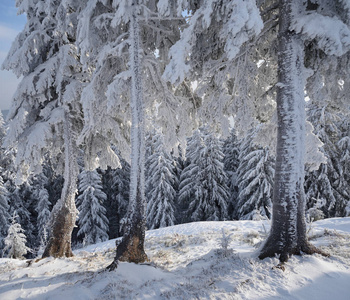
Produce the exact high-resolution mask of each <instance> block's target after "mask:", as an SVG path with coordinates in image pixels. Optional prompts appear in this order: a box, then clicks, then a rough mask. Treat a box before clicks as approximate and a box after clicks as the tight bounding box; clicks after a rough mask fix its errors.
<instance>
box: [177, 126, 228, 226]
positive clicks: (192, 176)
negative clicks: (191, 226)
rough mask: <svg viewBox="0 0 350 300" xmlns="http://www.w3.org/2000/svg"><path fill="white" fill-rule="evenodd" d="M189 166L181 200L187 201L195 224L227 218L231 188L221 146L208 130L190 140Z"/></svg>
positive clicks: (182, 183) (203, 128) (182, 180)
mask: <svg viewBox="0 0 350 300" xmlns="http://www.w3.org/2000/svg"><path fill="white" fill-rule="evenodd" d="M186 152H187V153H188V159H189V161H190V162H189V165H188V166H187V167H186V168H185V169H184V171H183V173H182V176H181V183H180V193H179V200H180V201H188V209H187V214H188V215H189V216H190V219H191V220H192V221H209V220H212V221H214V220H215V221H218V220H224V219H226V218H227V198H228V187H227V184H226V183H227V177H226V174H225V172H224V165H223V158H224V155H223V153H222V143H221V141H220V140H219V139H218V138H216V137H215V136H214V134H213V133H212V132H210V131H209V130H208V129H207V128H206V127H202V128H201V129H200V130H197V131H196V132H195V133H194V135H193V137H192V139H190V140H189V141H188V151H186Z"/></svg>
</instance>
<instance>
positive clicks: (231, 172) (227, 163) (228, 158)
mask: <svg viewBox="0 0 350 300" xmlns="http://www.w3.org/2000/svg"><path fill="white" fill-rule="evenodd" d="M222 152H223V154H224V161H223V162H224V170H225V172H226V174H227V186H228V188H229V198H228V205H229V207H228V215H229V216H233V210H234V207H235V205H236V204H237V197H238V180H237V169H238V165H239V152H240V150H239V141H238V138H237V136H236V131H235V129H234V128H233V129H231V133H230V135H229V136H228V137H227V138H226V139H225V140H224V144H223V150H222Z"/></svg>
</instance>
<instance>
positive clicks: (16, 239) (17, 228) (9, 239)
mask: <svg viewBox="0 0 350 300" xmlns="http://www.w3.org/2000/svg"><path fill="white" fill-rule="evenodd" d="M17 218H18V215H17V214H16V212H14V213H13V215H12V221H11V225H10V227H9V228H8V234H7V236H6V238H5V240H4V242H5V248H4V252H5V253H7V257H9V258H18V259H23V258H24V255H26V254H27V253H28V252H29V251H30V249H29V248H28V247H27V246H26V242H27V238H26V236H25V234H24V230H23V229H22V227H21V224H19V223H17Z"/></svg>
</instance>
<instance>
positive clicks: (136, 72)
mask: <svg viewBox="0 0 350 300" xmlns="http://www.w3.org/2000/svg"><path fill="white" fill-rule="evenodd" d="M130 40H131V53H130V67H131V72H132V79H131V81H132V83H131V85H132V86H131V113H132V127H131V178H130V201H129V207H128V216H127V226H126V231H125V233H124V235H123V238H122V241H121V243H120V244H119V245H117V250H116V256H115V258H114V261H113V263H112V264H111V265H110V266H108V268H107V269H108V270H114V269H115V268H116V267H117V266H118V261H127V262H134V263H141V262H144V261H146V260H147V255H146V253H145V250H144V241H145V229H146V228H145V223H146V220H145V203H146V202H145V193H144V186H145V178H144V156H145V154H144V152H145V145H144V143H145V137H144V116H143V91H142V74H141V61H140V54H139V51H140V29H139V23H138V16H137V14H136V10H134V12H133V14H132V18H131V21H130Z"/></svg>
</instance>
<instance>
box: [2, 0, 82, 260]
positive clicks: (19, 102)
mask: <svg viewBox="0 0 350 300" xmlns="http://www.w3.org/2000/svg"><path fill="white" fill-rule="evenodd" d="M80 4H81V2H80V1H44V2H43V1H36V0H28V1H21V0H18V1H17V6H18V13H20V14H22V13H23V14H25V15H26V17H27V23H26V25H25V27H24V29H23V30H22V32H20V33H19V34H18V36H17V37H16V39H15V41H14V43H13V45H12V47H11V49H10V51H9V53H8V55H7V58H6V59H5V61H4V63H3V65H2V67H3V68H4V69H7V70H12V71H13V72H14V73H15V74H16V75H17V76H18V77H20V76H23V78H22V80H21V82H20V84H19V86H18V89H17V91H16V93H15V95H14V97H13V101H12V105H11V109H10V112H9V120H10V122H9V131H8V134H7V136H6V140H5V144H6V145H7V146H17V153H16V167H17V168H18V172H17V176H16V180H17V181H18V182H21V181H23V180H26V178H28V176H30V175H31V173H34V174H39V173H40V172H42V164H43V162H44V159H45V158H46V157H47V156H49V157H50V158H52V159H56V162H57V171H59V172H61V174H64V177H65V185H64V188H63V189H62V193H61V199H60V200H59V201H58V203H57V205H55V207H54V209H53V213H52V215H51V216H52V220H51V226H50V238H49V242H48V245H47V248H46V249H45V251H44V254H43V256H45V257H46V256H54V257H61V256H72V255H73V253H72V251H71V238H70V236H71V232H72V231H73V228H74V224H75V218H76V215H75V211H76V209H75V202H74V198H75V193H76V181H77V173H78V170H77V165H76V158H75V157H76V135H77V134H78V133H79V132H80V130H81V128H82V113H81V105H80V94H81V89H82V86H83V85H84V82H85V81H86V80H87V78H88V73H83V72H81V64H80V62H79V57H78V54H77V48H76V46H75V40H76V38H75V33H76V24H77V20H76V17H77V12H78V10H79V5H80ZM62 150H63V151H62ZM67 207H68V208H69V210H67V209H66V208H67Z"/></svg>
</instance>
